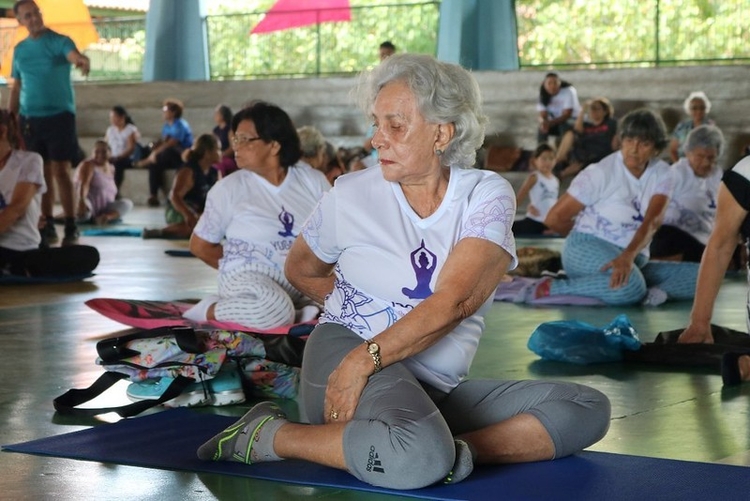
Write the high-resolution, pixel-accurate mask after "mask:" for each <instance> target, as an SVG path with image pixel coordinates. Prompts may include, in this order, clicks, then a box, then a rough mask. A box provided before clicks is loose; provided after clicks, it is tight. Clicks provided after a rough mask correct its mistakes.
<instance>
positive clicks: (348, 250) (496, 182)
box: [302, 166, 517, 391]
mask: <svg viewBox="0 0 750 501" xmlns="http://www.w3.org/2000/svg"><path fill="white" fill-rule="evenodd" d="M515 211H516V201H515V195H514V193H513V189H512V188H511V186H510V184H509V183H508V182H507V181H506V180H505V179H503V178H502V177H500V176H499V175H498V174H496V173H494V172H488V171H481V170H474V169H459V168H457V167H453V168H451V171H450V179H449V182H448V188H447V191H446V193H445V196H444V198H443V201H442V203H441V204H440V207H439V208H438V209H437V210H436V211H435V213H433V214H432V215H430V216H429V217H427V218H424V219H422V218H421V217H419V216H418V215H417V214H416V213H415V212H414V210H413V209H412V208H411V207H410V205H409V203H408V201H407V200H406V198H405V196H404V193H403V191H402V190H401V185H400V184H399V183H394V182H389V181H386V180H385V179H383V174H382V170H381V168H380V167H379V166H375V167H373V168H370V169H367V170H364V171H360V172H355V173H351V174H347V175H346V176H342V177H340V178H338V179H337V180H336V183H335V185H334V188H333V189H332V190H331V191H329V192H328V193H327V194H326V195H324V196H323V198H322V199H321V201H320V203H319V205H318V207H317V208H316V209H315V211H314V212H313V214H312V215H311V216H310V219H309V220H308V221H307V222H306V223H305V227H304V229H303V230H302V236H303V238H304V239H305V241H306V242H307V244H308V246H309V247H310V249H311V250H312V251H313V252H314V253H315V255H316V256H317V257H318V258H319V259H321V260H322V261H324V262H326V263H337V264H336V267H335V274H336V282H335V285H334V290H333V292H332V293H331V294H330V295H329V296H328V297H327V298H326V302H325V313H324V314H323V316H322V317H321V319H320V322H322V323H325V322H334V323H338V324H340V325H343V326H345V327H347V328H349V329H351V330H352V331H354V332H355V333H357V334H358V335H359V336H360V337H362V338H363V339H369V338H371V337H373V336H375V335H376V334H378V333H380V332H382V331H384V330H385V329H387V328H388V327H390V326H391V325H393V324H394V323H395V322H396V321H398V320H399V319H400V318H401V317H403V316H404V315H406V314H407V313H408V312H409V311H411V310H412V309H413V308H414V307H415V306H417V305H418V304H419V303H420V302H421V301H422V300H424V299H425V298H427V297H429V296H430V295H431V294H432V291H433V290H434V287H435V282H436V280H437V277H438V275H439V274H440V270H441V269H442V267H443V265H444V264H445V261H446V259H447V258H448V256H449V254H450V252H451V251H452V250H453V248H454V247H455V246H456V244H457V243H458V241H459V240H461V239H463V238H468V237H475V238H482V239H486V240H489V241H491V242H494V243H496V244H498V245H499V246H500V247H502V248H503V249H505V250H506V251H507V252H508V253H509V254H510V255H511V256H512V258H513V262H512V267H515V266H516V263H517V259H516V249H515V240H514V239H513V234H512V232H511V228H512V225H513V217H514V215H515ZM492 300H493V298H492V297H489V298H487V301H486V302H485V303H484V305H483V306H482V307H481V308H479V310H478V311H477V312H476V313H474V315H472V316H471V317H469V318H467V319H466V320H464V321H463V322H461V324H460V325H458V326H457V327H456V328H455V329H454V330H453V331H452V332H451V333H450V334H448V335H446V336H445V337H444V338H442V339H441V340H440V341H438V342H437V343H436V344H435V345H433V346H432V347H430V348H428V349H427V350H425V351H423V352H421V353H419V354H417V355H415V356H413V357H411V358H409V359H407V360H404V363H405V364H406V365H407V367H409V369H410V370H411V371H412V372H413V373H414V374H415V376H416V377H417V378H418V379H420V380H423V381H425V382H427V383H429V384H431V385H432V386H434V387H436V388H438V389H440V390H443V391H449V390H450V389H451V388H454V387H455V386H456V385H457V384H458V383H459V382H460V381H461V379H462V378H464V377H465V376H466V374H467V373H468V371H469V367H470V365H471V361H472V359H473V358H474V355H475V353H476V350H477V345H478V344H479V338H480V337H481V335H482V331H483V330H484V314H485V312H486V311H487V309H488V308H489V307H490V305H491V304H492Z"/></svg>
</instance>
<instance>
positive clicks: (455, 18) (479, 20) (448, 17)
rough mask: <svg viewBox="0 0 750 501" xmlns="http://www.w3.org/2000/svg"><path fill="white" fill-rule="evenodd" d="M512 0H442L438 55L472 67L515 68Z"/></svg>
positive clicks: (514, 19) (439, 57)
mask: <svg viewBox="0 0 750 501" xmlns="http://www.w3.org/2000/svg"><path fill="white" fill-rule="evenodd" d="M517 44H518V41H517V29H516V8H515V2H514V1H513V0H443V2H442V3H441V4H440V27H439V32H438V50H437V57H438V59H440V60H442V61H447V62H451V63H458V64H461V65H462V66H464V67H466V68H469V69H472V70H517V69H519V63H518V45H517Z"/></svg>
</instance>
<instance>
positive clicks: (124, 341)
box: [96, 327, 205, 364]
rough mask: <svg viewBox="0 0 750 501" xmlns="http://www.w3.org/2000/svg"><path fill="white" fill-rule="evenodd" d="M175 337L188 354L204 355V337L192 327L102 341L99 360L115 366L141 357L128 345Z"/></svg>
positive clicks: (139, 333) (164, 329) (137, 333)
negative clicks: (135, 342)
mask: <svg viewBox="0 0 750 501" xmlns="http://www.w3.org/2000/svg"><path fill="white" fill-rule="evenodd" d="M171 335H173V336H174V337H175V341H177V345H178V346H179V347H180V349H181V350H182V351H185V352H187V353H203V352H204V351H205V350H204V348H203V344H204V343H203V339H204V335H201V334H198V333H196V332H195V330H194V329H193V328H192V327H160V328H158V329H149V330H146V331H140V332H134V333H132V334H126V335H124V336H118V337H113V338H108V339H102V340H101V341H99V342H98V343H96V351H97V353H98V355H99V358H101V359H102V362H104V363H105V364H114V363H117V362H120V361H121V360H123V359H126V358H130V357H134V356H136V355H140V353H138V352H137V351H135V350H131V349H130V348H128V343H129V342H131V341H135V340H138V339H151V338H155V337H162V336H171Z"/></svg>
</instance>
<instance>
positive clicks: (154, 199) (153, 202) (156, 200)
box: [148, 196, 159, 207]
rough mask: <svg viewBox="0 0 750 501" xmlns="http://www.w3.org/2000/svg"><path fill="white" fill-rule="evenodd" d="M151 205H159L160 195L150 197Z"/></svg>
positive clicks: (149, 203) (149, 204) (149, 202)
mask: <svg viewBox="0 0 750 501" xmlns="http://www.w3.org/2000/svg"><path fill="white" fill-rule="evenodd" d="M148 206H149V207H159V197H153V196H152V197H148Z"/></svg>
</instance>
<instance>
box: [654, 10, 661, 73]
mask: <svg viewBox="0 0 750 501" xmlns="http://www.w3.org/2000/svg"><path fill="white" fill-rule="evenodd" d="M660 7H661V0H656V44H655V46H654V50H655V51H656V54H655V56H656V57H655V60H656V66H659V61H661V54H659V48H660V47H659V22H660V20H661V19H660V17H659V15H660Z"/></svg>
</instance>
